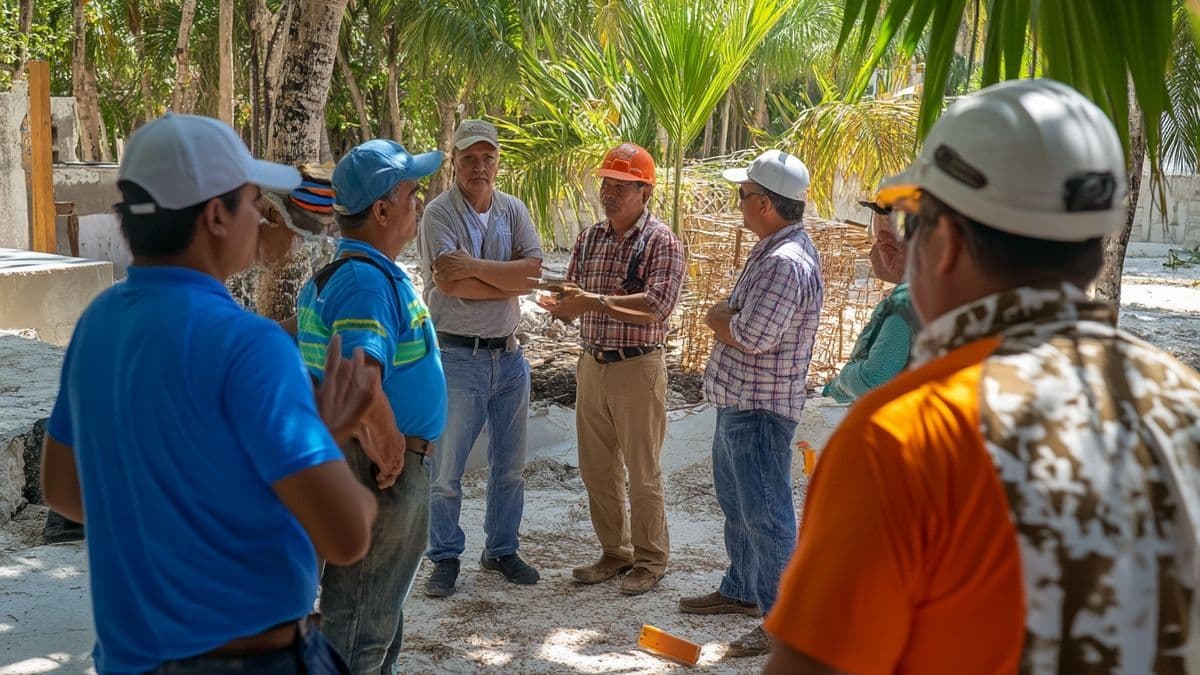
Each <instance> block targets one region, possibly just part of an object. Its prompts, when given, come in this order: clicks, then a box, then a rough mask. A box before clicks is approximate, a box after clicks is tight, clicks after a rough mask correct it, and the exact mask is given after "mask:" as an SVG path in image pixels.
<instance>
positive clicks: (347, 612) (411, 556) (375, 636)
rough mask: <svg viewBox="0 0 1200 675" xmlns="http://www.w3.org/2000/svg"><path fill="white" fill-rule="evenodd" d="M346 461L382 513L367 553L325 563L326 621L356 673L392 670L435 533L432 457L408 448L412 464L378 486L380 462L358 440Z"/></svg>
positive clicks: (407, 456)
mask: <svg viewBox="0 0 1200 675" xmlns="http://www.w3.org/2000/svg"><path fill="white" fill-rule="evenodd" d="M434 454H437V453H436V451H435V453H434ZM346 461H347V462H348V463H349V464H350V469H351V470H352V471H353V472H354V475H355V476H357V477H358V479H359V480H360V481H361V482H362V483H363V484H364V485H367V486H369V487H371V488H372V492H373V493H374V494H375V499H376V501H377V502H378V504H379V515H377V516H376V517H375V523H374V525H372V526H371V548H370V550H369V551H367V555H366V557H365V558H363V559H362V560H360V561H358V562H356V563H354V564H353V565H349V566H347V567H338V566H336V565H331V564H326V565H325V573H324V574H323V575H322V577H321V614H322V617H323V620H322V624H321V625H322V629H323V630H324V631H325V634H326V635H327V636H328V637H329V641H330V642H331V643H332V644H333V646H334V647H336V648H337V650H338V651H339V652H341V654H342V655H343V656H344V657H346V662H347V663H348V664H349V665H350V672H352V673H381V672H382V673H391V672H392V665H393V664H394V663H395V662H396V658H397V657H398V656H399V653H400V644H401V641H402V639H403V637H404V601H405V600H406V599H408V594H409V592H410V591H411V590H412V585H413V580H414V579H415V578H416V576H417V567H419V566H420V564H421V553H422V552H424V550H425V545H426V542H428V537H429V460H427V459H425V458H424V457H423V456H421V455H419V454H417V453H415V452H412V451H409V452H407V453H405V455H404V470H403V471H402V472H401V473H400V477H399V478H398V479H397V480H396V484H395V485H393V486H391V487H390V488H388V489H386V490H379V489H377V488H375V478H374V474H375V465H374V464H372V463H371V460H370V459H368V458H367V456H366V455H365V454H364V453H363V451H362V449H361V448H360V447H359V445H358V443H357V442H356V441H351V442H350V443H349V444H348V445H347V447H346Z"/></svg>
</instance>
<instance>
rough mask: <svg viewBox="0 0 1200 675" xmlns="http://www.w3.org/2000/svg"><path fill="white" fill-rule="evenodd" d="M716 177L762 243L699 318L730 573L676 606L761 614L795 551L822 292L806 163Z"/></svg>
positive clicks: (755, 647) (751, 642)
mask: <svg viewBox="0 0 1200 675" xmlns="http://www.w3.org/2000/svg"><path fill="white" fill-rule="evenodd" d="M724 175H725V179H726V180H728V181H729V182H731V183H736V184H737V186H738V199H739V202H740V207H741V211H742V220H743V222H744V224H745V226H746V228H747V229H749V230H750V231H751V232H753V233H754V234H756V235H758V238H759V241H758V243H757V244H755V246H754V248H753V249H752V250H751V251H750V256H749V258H747V260H746V267H745V269H743V270H742V274H741V277H739V279H738V282H737V284H736V285H735V286H734V288H733V293H732V294H731V295H730V297H729V299H728V300H724V301H722V302H719V303H717V304H716V305H714V306H713V307H712V308H711V309H710V310H709V311H708V316H707V318H706V323H707V324H708V326H709V327H710V328H711V329H712V330H713V333H714V337H715V338H716V342H715V344H714V345H713V351H712V356H711V357H709V360H708V366H707V367H706V368H705V370H704V396H705V398H707V399H708V400H709V401H710V402H711V403H712V404H713V405H715V406H717V427H716V431H715V432H714V433H713V485H714V487H715V488H716V492H717V501H718V502H719V503H720V505H721V511H722V512H723V513H724V514H725V551H726V553H728V555H729V568H728V569H727V570H726V572H725V576H724V578H723V579H721V585H720V588H719V589H717V590H716V591H714V592H712V593H709V594H707V595H701V596H697V597H692V598H682V599H681V600H680V601H679V609H680V611H682V612H685V613H690V614H748V615H750V616H759V615H760V614H762V615H765V614H766V613H767V612H768V611H770V609H771V607H772V606H773V605H774V604H775V595H776V592H777V590H778V587H779V577H780V575H781V574H782V573H783V568H784V567H785V566H786V565H787V560H788V556H789V555H791V553H792V548H793V547H794V546H795V544H796V510H795V507H794V506H793V504H792V449H791V444H792V436H793V434H794V433H795V431H796V424H797V423H798V421H799V419H800V411H801V410H803V409H804V397H805V389H804V386H805V380H806V379H807V377H808V364H809V362H810V361H811V360H812V349H813V343H814V341H815V339H816V334H817V323H818V319H819V317H820V314H821V302H822V299H823V297H824V283H823V281H822V279H821V262H820V259H819V257H818V255H817V250H816V248H814V247H813V243H812V240H811V239H809V237H808V233H806V232H805V231H804V221H803V220H802V219H803V217H804V199H805V197H806V195H807V193H808V168H807V167H805V166H804V162H801V161H800V160H799V159H798V158H796V157H794V156H792V155H789V154H788V153H786V152H780V151H779V150H768V151H766V152H764V153H763V154H761V155H759V156H758V158H756V159H755V160H754V162H753V163H751V164H750V166H749V167H747V168H741V169H730V170H728V171H726V172H725V174H724ZM769 648H770V641H769V639H768V638H767V635H766V633H764V632H763V629H762V627H761V626H760V627H758V628H755V629H754V630H752V631H750V632H749V633H747V634H746V635H743V636H741V637H740V638H738V639H737V640H734V641H733V642H732V644H730V645H729V648H728V649H727V650H726V652H725V653H726V656H731V657H739V656H757V655H759V654H763V653H765V652H766V651H767V650H768V649H769Z"/></svg>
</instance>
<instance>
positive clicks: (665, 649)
mask: <svg viewBox="0 0 1200 675" xmlns="http://www.w3.org/2000/svg"><path fill="white" fill-rule="evenodd" d="M638 646H639V647H641V648H642V649H645V650H646V651H648V652H650V653H651V654H654V655H656V656H661V657H664V658H667V659H670V660H672V661H678V662H679V663H682V664H683V665H685V666H694V665H696V664H697V663H699V662H700V645H698V644H696V643H695V642H692V641H690V640H684V639H683V638H681V637H676V636H674V635H671V634H670V633H668V632H666V631H664V630H661V629H659V628H655V627H654V626H651V625H650V624H643V625H642V635H641V637H639V638H638Z"/></svg>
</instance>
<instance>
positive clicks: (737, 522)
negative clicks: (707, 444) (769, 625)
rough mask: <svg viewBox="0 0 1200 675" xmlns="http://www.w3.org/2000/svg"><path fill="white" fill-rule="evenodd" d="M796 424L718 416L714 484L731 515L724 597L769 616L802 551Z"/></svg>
mask: <svg viewBox="0 0 1200 675" xmlns="http://www.w3.org/2000/svg"><path fill="white" fill-rule="evenodd" d="M795 433H796V422H795V421H794V420H790V419H787V418H785V417H780V416H779V415H776V414H774V413H770V412H767V411H765V410H738V409H737V407H736V406H731V407H727V408H721V409H720V410H718V411H717V429H716V432H715V433H714V434H713V484H714V485H715V487H716V491H717V501H718V502H719V503H720V504H721V511H722V512H724V514H725V551H726V552H727V553H728V554H729V569H728V571H726V572H725V577H724V578H723V579H721V589H720V590H721V593H722V594H723V595H725V596H727V597H730V598H733V599H735V600H739V601H741V602H753V603H755V604H756V605H758V607H759V609H761V610H762V612H763V615H766V613H767V612H769V611H770V610H771V607H773V606H774V605H775V596H776V594H778V592H779V579H780V578H781V577H782V576H783V570H784V568H785V567H787V563H788V559H789V558H791V555H792V550H793V549H794V548H795V547H796V509H795V507H794V506H793V504H792V435H793V434H795Z"/></svg>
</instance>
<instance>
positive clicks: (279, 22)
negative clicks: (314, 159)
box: [262, 0, 304, 147]
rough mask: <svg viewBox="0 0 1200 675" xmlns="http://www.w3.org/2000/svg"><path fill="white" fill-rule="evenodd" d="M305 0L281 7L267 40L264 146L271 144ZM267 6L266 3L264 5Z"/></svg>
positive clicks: (264, 90) (293, 1) (292, 0)
mask: <svg viewBox="0 0 1200 675" xmlns="http://www.w3.org/2000/svg"><path fill="white" fill-rule="evenodd" d="M302 2H304V0H288V1H287V2H285V3H284V4H283V5H282V6H280V8H279V12H278V13H277V14H276V15H275V17H274V19H273V20H272V23H271V39H270V41H268V42H267V48H266V53H265V57H264V59H265V63H264V66H263V119H262V123H263V146H264V147H268V146H269V145H270V139H271V134H272V133H274V132H273V131H272V130H273V129H274V126H275V103H276V101H277V99H278V97H279V88H280V84H279V83H280V82H281V79H280V78H281V76H282V75H281V73H282V71H283V61H284V57H285V56H286V55H287V53H288V49H289V48H290V46H291V38H292V28H293V27H294V25H295V23H296V22H297V21H298V19H297V15H298V14H299V12H300V4H301V3H302ZM264 6H265V5H264Z"/></svg>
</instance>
